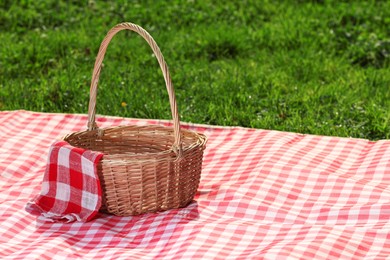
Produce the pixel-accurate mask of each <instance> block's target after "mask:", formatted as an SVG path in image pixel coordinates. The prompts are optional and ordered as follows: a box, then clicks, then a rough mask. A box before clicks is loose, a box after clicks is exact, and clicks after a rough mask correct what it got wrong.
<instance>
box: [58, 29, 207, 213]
mask: <svg viewBox="0 0 390 260" xmlns="http://www.w3.org/2000/svg"><path fill="white" fill-rule="evenodd" d="M125 29H126V30H131V31H134V32H137V33H138V34H139V35H141V36H142V37H143V38H144V39H145V40H146V41H147V42H148V44H149V45H150V47H151V48H152V50H153V52H154V55H155V56H156V57H157V60H158V62H159V64H160V67H161V70H162V72H163V76H164V79H165V83H166V88H167V91H168V94H169V101H170V106H171V112H172V118H173V128H169V127H163V126H158V125H147V126H116V127H109V128H104V129H102V128H98V127H97V125H96V122H95V113H96V110H95V105H96V93H97V85H98V80H99V75H100V70H101V68H102V62H103V58H104V55H105V52H106V50H107V46H108V44H109V42H110V41H111V39H112V38H113V36H114V35H115V34H116V33H118V32H119V31H121V30H125ZM64 140H65V141H67V142H68V143H70V144H71V145H73V146H75V147H81V148H86V149H90V150H94V151H101V152H103V153H104V156H103V159H102V160H101V162H100V163H99V165H98V174H99V178H100V181H101V185H102V190H103V204H102V210H104V211H106V212H108V213H111V214H114V215H118V216H129V215H138V214H143V213H147V212H158V211H164V210H168V209H172V208H180V207H185V206H186V205H188V204H189V203H190V202H191V201H192V200H193V198H194V195H195V193H196V190H197V188H198V185H199V180H200V174H201V168H202V158H203V151H204V149H205V145H206V140H207V138H206V137H205V136H204V135H203V134H199V133H195V132H192V131H188V130H185V129H181V128H180V121H179V114H178V109H177V105H176V99H175V93H174V89H173V85H172V82H171V77H170V75H169V71H168V67H167V65H166V63H165V61H164V58H163V56H162V54H161V52H160V49H159V48H158V46H157V44H156V42H155V41H154V40H153V38H152V37H151V36H150V35H149V33H148V32H146V31H145V30H144V29H142V28H141V27H139V26H137V25H135V24H132V23H122V24H118V25H117V26H115V27H114V28H112V29H111V30H110V31H109V32H108V34H107V35H106V37H105V38H104V40H103V42H102V44H101V46H100V49H99V53H98V55H97V58H96V62H95V66H94V70H93V75H92V82H91V89H90V101H89V108H88V130H86V131H81V132H75V133H72V134H69V135H67V136H65V137H64Z"/></svg>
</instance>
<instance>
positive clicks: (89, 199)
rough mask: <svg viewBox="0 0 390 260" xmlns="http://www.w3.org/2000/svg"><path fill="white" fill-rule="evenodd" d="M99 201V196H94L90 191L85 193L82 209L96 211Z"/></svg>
mask: <svg viewBox="0 0 390 260" xmlns="http://www.w3.org/2000/svg"><path fill="white" fill-rule="evenodd" d="M98 200H99V196H98V195H97V194H92V193H90V192H88V191H83V195H82V199H81V207H82V208H84V209H89V210H96V205H97V203H98Z"/></svg>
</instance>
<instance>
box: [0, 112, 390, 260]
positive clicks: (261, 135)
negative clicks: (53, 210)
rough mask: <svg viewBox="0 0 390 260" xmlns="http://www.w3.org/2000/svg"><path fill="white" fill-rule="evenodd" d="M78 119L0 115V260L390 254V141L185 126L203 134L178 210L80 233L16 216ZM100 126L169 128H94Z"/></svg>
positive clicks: (105, 120) (100, 222) (85, 226)
mask: <svg viewBox="0 0 390 260" xmlns="http://www.w3.org/2000/svg"><path fill="white" fill-rule="evenodd" d="M86 121H87V118H86V116H85V115H70V114H45V113H34V112H27V111H12V112H0V221H1V222H0V259H23V258H24V259H62V258H70V259H192V258H203V259H225V260H226V259H264V258H265V259H286V258H290V259H300V258H303V259H325V258H328V259H338V258H341V259H359V258H364V259H381V258H386V257H389V255H390V186H389V184H390V140H383V141H377V142H370V141H367V140H362V139H352V138H337V137H324V136H314V135H301V134H295V133H286V132H279V131H266V130H255V129H247V128H226V127H211V126H202V125H190V124H185V125H183V127H186V128H190V129H191V130H195V131H199V132H203V133H205V134H206V135H207V136H208V138H209V141H208V145H207V149H206V151H205V157H204V165H203V173H202V178H201V183H200V186H199V190H198V193H197V195H196V197H195V201H194V203H192V204H190V205H189V206H188V207H187V208H183V209H177V210H170V211H166V212H163V213H158V214H147V215H142V216H137V217H116V216H111V215H105V214H101V213H100V214H99V216H98V218H97V219H94V220H92V221H90V222H88V223H80V222H75V223H71V224H64V223H49V222H44V221H43V220H42V219H40V218H39V217H38V218H37V217H36V216H34V215H31V214H29V213H28V212H26V211H25V209H24V208H25V205H26V203H27V202H28V201H29V200H31V198H33V197H34V196H35V195H36V194H38V193H39V191H40V187H41V181H42V176H43V174H44V170H45V163H46V160H47V153H48V148H49V146H50V144H51V143H52V142H53V140H55V139H56V138H58V137H60V136H62V135H64V134H67V133H69V132H73V131H77V130H81V129H85V127H86ZM97 121H98V123H99V124H100V126H112V125H119V124H137V125H144V124H152V123H153V124H168V123H167V122H165V121H153V120H136V119H123V118H115V117H100V118H99V119H98V120H97Z"/></svg>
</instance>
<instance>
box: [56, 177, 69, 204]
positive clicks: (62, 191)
mask: <svg viewBox="0 0 390 260" xmlns="http://www.w3.org/2000/svg"><path fill="white" fill-rule="evenodd" d="M56 191H57V192H56V199H60V200H63V201H70V186H69V185H68V184H65V183H62V182H58V183H57V190H56Z"/></svg>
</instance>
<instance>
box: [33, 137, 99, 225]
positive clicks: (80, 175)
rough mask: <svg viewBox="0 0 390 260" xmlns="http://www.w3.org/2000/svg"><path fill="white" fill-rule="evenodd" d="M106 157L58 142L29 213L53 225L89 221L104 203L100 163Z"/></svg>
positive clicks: (52, 150)
mask: <svg viewBox="0 0 390 260" xmlns="http://www.w3.org/2000/svg"><path fill="white" fill-rule="evenodd" d="M102 156H103V154H102V153H100V152H94V151H90V150H85V149H82V148H77V147H73V146H71V145H70V144H69V143H67V142H65V141H57V142H55V143H53V144H52V145H51V147H50V151H49V158H48V162H47V166H46V171H45V175H44V177H43V182H42V188H41V193H40V195H38V196H37V197H36V198H34V200H33V201H31V202H29V203H28V204H27V206H26V210H27V211H28V212H30V213H32V214H37V215H42V216H43V217H44V218H45V220H47V221H52V222H73V221H76V220H77V221H82V222H87V221H89V220H91V219H93V218H94V216H95V215H96V214H97V213H98V211H99V208H100V206H101V204H102V191H101V187H100V181H99V178H98V175H97V164H98V162H99V160H100V159H101V158H102Z"/></svg>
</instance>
